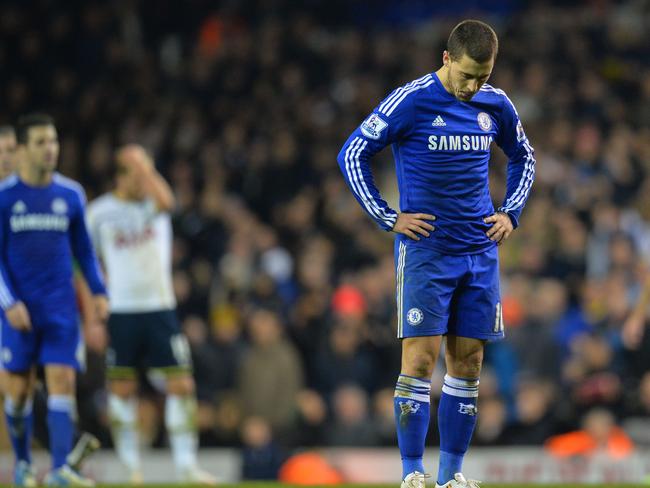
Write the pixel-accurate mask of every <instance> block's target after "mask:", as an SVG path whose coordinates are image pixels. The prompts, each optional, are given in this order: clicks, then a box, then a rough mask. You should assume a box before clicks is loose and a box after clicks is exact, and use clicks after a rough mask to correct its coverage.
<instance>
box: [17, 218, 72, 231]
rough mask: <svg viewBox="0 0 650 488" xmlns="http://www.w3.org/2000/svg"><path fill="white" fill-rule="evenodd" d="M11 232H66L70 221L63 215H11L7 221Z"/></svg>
mask: <svg viewBox="0 0 650 488" xmlns="http://www.w3.org/2000/svg"><path fill="white" fill-rule="evenodd" d="M9 224H10V225H11V231H12V232H25V231H30V230H50V231H58V232H67V231H68V226H69V225H70V219H69V218H68V217H67V216H65V215H52V214H27V215H13V216H12V217H11V219H9Z"/></svg>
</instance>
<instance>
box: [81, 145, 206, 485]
mask: <svg viewBox="0 0 650 488" xmlns="http://www.w3.org/2000/svg"><path fill="white" fill-rule="evenodd" d="M115 159H116V172H117V175H116V186H115V190H114V191H113V192H111V193H107V194H105V195H103V196H101V197H99V198H98V199H97V200H95V201H93V202H92V203H91V204H90V205H89V206H88V225H89V228H90V233H91V236H92V239H93V242H94V244H95V247H96V249H97V253H98V255H99V256H100V259H101V260H102V262H103V264H104V268H105V270H106V274H107V277H108V283H109V292H110V294H111V313H110V317H109V321H108V329H109V335H110V341H111V345H110V349H109V351H108V358H107V360H108V372H107V374H108V378H109V389H110V396H109V399H108V409H109V415H110V418H111V424H112V425H113V441H114V444H115V448H116V451H117V455H118V457H119V458H120V460H121V461H122V463H124V465H125V466H126V467H127V468H128V469H129V471H130V475H131V481H132V482H140V481H141V474H140V456H139V452H138V439H137V399H136V398H137V390H138V383H137V372H138V369H139V368H141V367H147V368H150V369H152V370H155V371H158V372H160V373H163V375H164V377H165V389H166V393H167V398H166V403H165V425H166V427H167V432H168V434H169V439H170V444H171V449H172V455H173V458H174V462H175V464H176V470H177V474H178V479H179V480H180V481H183V482H187V483H190V482H192V483H203V484H214V482H215V480H214V478H213V477H212V475H210V474H209V473H206V472H205V471H203V470H201V469H199V467H198V465H197V448H198V438H197V432H196V421H195V416H196V399H195V393H194V390H195V388H194V380H193V378H192V370H191V362H190V361H191V357H190V352H189V346H188V343H187V340H186V338H185V336H183V335H182V334H181V331H180V327H179V324H178V319H177V318H176V311H175V308H176V299H175V297H174V291H173V287H172V273H171V246H172V227H171V218H170V215H169V212H170V211H171V210H172V209H173V208H174V205H175V201H174V196H173V194H172V191H171V188H170V187H169V185H168V184H167V182H166V181H165V180H164V179H163V178H162V176H161V175H160V174H159V173H158V172H157V171H156V169H155V167H154V165H153V163H152V161H151V159H150V157H149V156H148V155H147V153H146V152H145V150H144V149H143V148H142V147H141V146H138V145H134V144H133V145H127V146H124V147H121V148H119V149H118V150H117V152H116V156H115Z"/></svg>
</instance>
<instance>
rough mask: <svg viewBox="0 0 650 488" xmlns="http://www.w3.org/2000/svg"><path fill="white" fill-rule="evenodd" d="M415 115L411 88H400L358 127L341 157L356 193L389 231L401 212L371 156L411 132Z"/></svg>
mask: <svg viewBox="0 0 650 488" xmlns="http://www.w3.org/2000/svg"><path fill="white" fill-rule="evenodd" d="M413 116H414V109H413V101H412V97H410V96H409V92H408V90H404V88H398V89H397V90H395V91H394V92H392V93H391V94H390V95H389V96H388V97H386V99H385V100H384V101H382V103H380V104H379V105H378V106H377V107H376V108H375V109H374V110H373V112H372V113H371V114H370V115H369V116H368V117H367V118H366V120H364V121H363V122H362V123H361V125H360V126H359V127H357V129H356V130H355V131H354V132H353V133H352V135H350V137H349V138H348V140H347V141H346V142H345V144H344V145H343V148H341V151H340V152H339V155H338V157H337V161H338V163H339V167H340V168H341V172H342V173H343V177H344V178H345V181H346V182H347V184H348V186H349V187H350V189H351V190H352V193H353V194H354V197H355V198H356V199H357V201H358V202H359V204H360V205H361V207H362V208H363V209H364V210H365V211H366V212H367V213H368V215H370V216H371V217H372V218H373V219H374V220H375V222H377V224H379V226H380V227H381V228H382V229H384V230H387V231H390V230H392V229H393V226H394V225H395V222H396V220H397V212H396V211H395V210H393V209H392V208H390V207H389V205H388V203H386V201H385V200H384V199H383V198H382V197H381V195H380V193H379V190H378V189H377V186H376V185H375V182H374V179H373V176H372V172H371V170H370V159H371V158H372V157H373V156H374V155H375V154H377V153H378V152H379V151H381V150H382V149H383V148H384V147H386V146H388V145H390V144H392V143H394V142H396V141H398V140H400V139H402V138H404V137H405V136H407V135H408V132H409V130H410V129H411V127H412V126H413Z"/></svg>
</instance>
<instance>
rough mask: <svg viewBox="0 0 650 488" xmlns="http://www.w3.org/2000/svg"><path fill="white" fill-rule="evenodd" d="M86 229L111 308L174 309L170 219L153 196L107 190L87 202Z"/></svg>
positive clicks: (131, 310) (125, 310) (132, 310)
mask: <svg viewBox="0 0 650 488" xmlns="http://www.w3.org/2000/svg"><path fill="white" fill-rule="evenodd" d="M87 220H88V229H89V231H90V236H91V238H92V241H93V244H94V245H95V249H96V251H97V255H98V256H99V257H100V259H101V260H102V262H103V264H104V269H105V270H106V275H107V281H108V296H109V299H110V304H111V305H110V308H111V312H117V313H140V312H152V311H157V310H168V309H173V308H174V307H175V306H176V299H175V297H174V289H173V286H172V270H171V251H172V237H173V233H172V224H171V217H170V216H169V214H168V213H165V212H159V211H158V209H157V208H156V204H155V202H154V201H153V200H151V199H147V200H143V201H129V200H122V199H120V198H117V197H116V196H115V195H114V194H112V193H107V194H105V195H102V196H101V197H99V198H97V199H96V200H94V201H93V202H91V203H90V204H89V205H88V211H87Z"/></svg>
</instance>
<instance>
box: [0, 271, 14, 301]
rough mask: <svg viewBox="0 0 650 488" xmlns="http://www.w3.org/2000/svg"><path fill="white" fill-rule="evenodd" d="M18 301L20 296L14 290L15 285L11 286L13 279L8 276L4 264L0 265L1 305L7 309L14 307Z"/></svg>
mask: <svg viewBox="0 0 650 488" xmlns="http://www.w3.org/2000/svg"><path fill="white" fill-rule="evenodd" d="M17 301H18V298H17V297H16V293H15V292H14V290H13V286H11V281H10V280H9V277H8V276H7V273H6V271H5V269H4V266H0V307H2V309H3V310H7V309H8V308H11V307H13V306H14V305H15V304H16V302H17Z"/></svg>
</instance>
